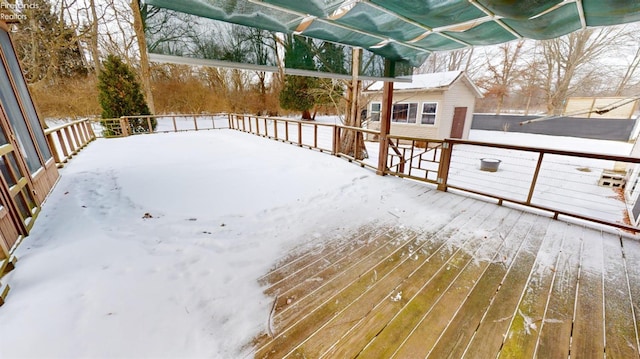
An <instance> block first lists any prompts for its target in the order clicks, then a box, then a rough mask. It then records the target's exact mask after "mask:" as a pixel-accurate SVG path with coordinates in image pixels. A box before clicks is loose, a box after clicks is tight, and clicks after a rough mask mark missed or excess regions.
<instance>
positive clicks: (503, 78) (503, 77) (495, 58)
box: [480, 40, 525, 114]
mask: <svg viewBox="0 0 640 359" xmlns="http://www.w3.org/2000/svg"><path fill="white" fill-rule="evenodd" d="M524 43H525V42H524V40H519V41H516V42H508V43H505V44H501V45H499V46H498V47H497V49H496V50H497V53H486V54H487V55H486V59H487V70H488V73H487V77H485V78H484V79H483V80H482V81H480V84H481V86H482V87H483V88H485V89H486V90H487V94H488V95H490V96H494V97H495V98H496V114H500V112H501V111H502V106H503V104H504V99H505V97H506V96H508V94H509V91H510V90H511V88H512V86H513V84H514V82H515V81H516V79H517V78H518V77H520V75H521V74H522V72H523V68H522V66H521V64H519V61H520V56H521V54H522V48H523V46H524Z"/></svg>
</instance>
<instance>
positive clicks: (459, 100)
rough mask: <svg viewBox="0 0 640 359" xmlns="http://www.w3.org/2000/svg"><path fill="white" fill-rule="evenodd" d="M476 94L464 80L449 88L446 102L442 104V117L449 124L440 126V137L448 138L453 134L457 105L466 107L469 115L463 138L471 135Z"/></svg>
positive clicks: (445, 95)
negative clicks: (452, 127) (452, 124)
mask: <svg viewBox="0 0 640 359" xmlns="http://www.w3.org/2000/svg"><path fill="white" fill-rule="evenodd" d="M475 101H476V98H475V95H474V93H473V92H472V91H471V90H469V88H468V87H467V86H466V85H464V84H463V83H462V81H456V82H455V83H454V84H453V85H451V86H450V87H449V90H448V91H447V92H445V94H444V101H443V102H444V103H443V106H442V117H444V118H445V121H446V122H447V123H448V124H449V126H447V127H440V131H439V133H438V136H440V138H448V137H450V135H451V123H452V122H453V111H454V109H455V108H456V107H466V108H467V116H466V118H465V121H464V131H463V136H462V138H468V137H469V131H470V130H471V121H472V120H473V112H474V107H475Z"/></svg>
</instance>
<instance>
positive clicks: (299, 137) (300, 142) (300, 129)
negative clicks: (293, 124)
mask: <svg viewBox="0 0 640 359" xmlns="http://www.w3.org/2000/svg"><path fill="white" fill-rule="evenodd" d="M298 146H300V147H302V122H298Z"/></svg>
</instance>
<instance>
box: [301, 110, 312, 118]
mask: <svg viewBox="0 0 640 359" xmlns="http://www.w3.org/2000/svg"><path fill="white" fill-rule="evenodd" d="M302 119H303V120H311V111H309V110H304V111H302Z"/></svg>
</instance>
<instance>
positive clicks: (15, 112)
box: [0, 13, 58, 303]
mask: <svg viewBox="0 0 640 359" xmlns="http://www.w3.org/2000/svg"><path fill="white" fill-rule="evenodd" d="M2 14H5V13H2ZM3 19H5V17H2V18H1V19H0V264H2V267H0V277H1V275H2V271H3V270H4V269H5V268H4V266H5V265H6V263H7V261H5V259H7V258H8V257H9V256H10V255H11V253H12V252H13V249H14V247H15V246H16V244H17V243H18V242H19V240H20V239H21V238H23V237H24V236H26V235H27V234H28V233H29V230H30V229H31V227H32V226H33V223H34V220H35V217H36V216H37V215H38V213H39V212H40V206H41V205H42V203H43V202H44V200H45V198H46V197H47V195H48V194H49V192H50V191H51V189H52V188H53V186H54V184H55V183H56V181H57V179H58V170H57V167H56V163H55V160H54V158H53V156H52V154H51V149H50V148H49V144H48V142H47V138H46V137H45V134H44V131H43V128H42V124H41V122H40V118H39V116H38V113H37V111H36V108H35V106H34V104H33V102H32V100H31V95H30V93H29V88H28V87H27V83H26V82H25V79H24V77H23V75H22V70H21V68H20V64H19V63H18V59H17V57H16V54H15V52H14V47H13V43H12V41H11V38H10V37H9V25H8V24H7V23H6V22H5V21H4V20H3ZM3 293H6V292H5V289H2V290H1V292H0V299H2V294H3ZM1 302H2V301H1V300H0V303H1Z"/></svg>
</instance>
